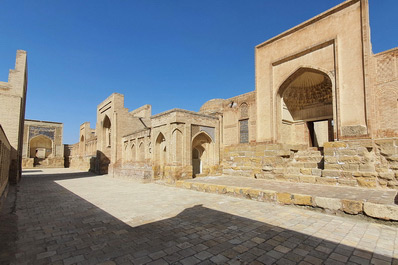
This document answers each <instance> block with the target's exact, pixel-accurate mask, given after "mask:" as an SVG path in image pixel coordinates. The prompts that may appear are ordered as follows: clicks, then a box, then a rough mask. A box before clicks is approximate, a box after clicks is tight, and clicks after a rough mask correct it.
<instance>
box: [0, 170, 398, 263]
mask: <svg viewBox="0 0 398 265" xmlns="http://www.w3.org/2000/svg"><path fill="white" fill-rule="evenodd" d="M15 194H16V195H15ZM14 195H15V196H14ZM14 197H15V198H14ZM0 239H1V240H0V264H65V265H68V264H274V263H275V264H398V227H397V226H387V225H384V224H377V223H370V222H367V221H362V220H359V219H352V218H347V217H338V216H331V215H326V214H322V213H318V212H314V211H309V210H305V209H301V208H296V207H286V206H285V207H282V206H278V205H275V204H269V203H262V202H256V201H251V200H244V199H239V198H234V197H229V196H223V195H217V194H210V193H204V192H197V191H192V190H185V189H178V188H175V187H168V186H162V185H158V184H153V183H147V184H144V183H139V182H134V181H128V180H121V179H112V178H110V177H108V176H95V175H93V174H91V173H81V172H74V171H71V170H67V169H46V170H45V169H42V170H30V171H25V173H24V177H23V179H22V181H21V183H20V184H19V185H18V187H16V189H13V188H11V189H10V192H9V197H8V200H7V204H6V205H5V207H3V209H2V212H1V214H0Z"/></svg>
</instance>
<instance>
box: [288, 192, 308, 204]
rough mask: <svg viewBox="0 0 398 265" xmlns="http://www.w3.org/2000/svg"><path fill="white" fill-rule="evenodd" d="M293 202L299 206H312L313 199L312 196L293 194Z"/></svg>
mask: <svg viewBox="0 0 398 265" xmlns="http://www.w3.org/2000/svg"><path fill="white" fill-rule="evenodd" d="M292 202H293V203H294V204H297V205H307V206H312V197H311V196H310V195H302V194H293V195H292Z"/></svg>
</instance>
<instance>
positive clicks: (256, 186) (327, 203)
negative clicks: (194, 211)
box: [175, 176, 398, 223]
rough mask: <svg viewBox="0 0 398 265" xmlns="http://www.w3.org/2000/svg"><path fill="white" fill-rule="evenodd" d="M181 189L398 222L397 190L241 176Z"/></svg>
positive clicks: (191, 183) (181, 182)
mask: <svg viewBox="0 0 398 265" xmlns="http://www.w3.org/2000/svg"><path fill="white" fill-rule="evenodd" d="M175 185H176V186H177V187H181V188H186V189H192V190H197V191H204V192H212V193H219V194H227V195H232V196H237V197H242V198H247V199H252V200H258V201H265V202H274V203H278V204H282V205H300V206H308V207H313V208H321V209H324V210H325V211H326V212H329V213H337V212H343V213H346V214H350V215H365V216H369V217H371V218H375V219H381V220H387V221H394V223H395V222H396V221H398V195H397V190H389V189H368V188H358V187H347V186H331V185H322V184H311V183H295V182H286V181H276V180H264V179H254V178H248V177H239V176H207V177H199V178H195V179H188V180H179V181H176V183H175Z"/></svg>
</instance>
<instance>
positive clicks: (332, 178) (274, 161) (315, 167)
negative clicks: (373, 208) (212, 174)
mask: <svg viewBox="0 0 398 265" xmlns="http://www.w3.org/2000/svg"><path fill="white" fill-rule="evenodd" d="M222 166H223V174H225V175H239V176H246V177H255V178H263V179H276V180H284V181H293V182H306V183H319V184H330V185H347V186H360V187H366V188H392V189H398V138H391V139H381V140H351V141H340V142H329V143H325V144H324V148H323V150H319V151H318V150H317V149H316V148H308V147H304V146H301V145H283V144H265V143H251V144H246V145H242V144H241V145H236V146H227V147H224V149H223V152H222Z"/></svg>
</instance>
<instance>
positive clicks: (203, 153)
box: [192, 132, 214, 177]
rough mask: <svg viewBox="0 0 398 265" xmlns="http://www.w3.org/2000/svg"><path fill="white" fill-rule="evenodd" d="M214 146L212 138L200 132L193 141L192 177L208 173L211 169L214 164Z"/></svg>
mask: <svg viewBox="0 0 398 265" xmlns="http://www.w3.org/2000/svg"><path fill="white" fill-rule="evenodd" d="M213 149H214V144H213V140H212V139H211V137H210V136H209V135H208V134H207V133H205V132H200V133H199V134H197V135H196V136H195V137H194V138H193V141H192V173H193V174H192V177H196V176H197V175H198V174H203V173H208V172H209V167H210V166H211V165H212V164H214V150H213Z"/></svg>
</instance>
